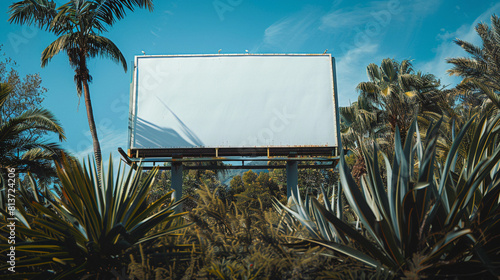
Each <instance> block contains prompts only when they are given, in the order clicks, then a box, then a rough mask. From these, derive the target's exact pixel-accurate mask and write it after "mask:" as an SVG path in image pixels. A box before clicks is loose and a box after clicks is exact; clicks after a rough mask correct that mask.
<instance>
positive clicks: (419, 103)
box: [356, 58, 440, 142]
mask: <svg viewBox="0 0 500 280" xmlns="http://www.w3.org/2000/svg"><path fill="white" fill-rule="evenodd" d="M366 71H367V75H368V79H369V81H368V82H361V83H359V84H358V86H357V87H356V88H357V89H358V90H359V91H360V93H361V94H360V95H361V96H363V98H365V99H366V100H367V101H368V102H370V103H371V104H372V107H373V108H374V110H376V111H378V112H380V113H381V118H380V120H381V121H382V123H388V124H389V125H390V130H391V131H392V134H393V135H394V133H395V131H396V128H399V129H398V130H399V133H400V134H401V140H402V141H403V142H404V141H405V138H406V131H408V129H409V127H410V125H411V123H412V121H413V119H414V118H415V116H416V114H417V113H419V112H423V111H429V110H430V111H439V110H440V109H439V106H436V102H435V99H436V98H437V97H438V96H439V94H438V93H439V91H438V87H439V81H438V80H437V79H436V78H435V77H434V75H432V74H422V73H421V72H416V73H415V71H414V70H413V66H412V64H411V62H410V61H409V60H403V61H402V62H401V63H399V62H397V61H396V60H394V59H389V58H386V59H384V60H382V63H381V64H380V66H378V65H376V64H374V63H372V64H370V65H368V66H367V68H366Z"/></svg>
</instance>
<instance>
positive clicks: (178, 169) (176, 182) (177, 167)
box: [171, 162, 182, 212]
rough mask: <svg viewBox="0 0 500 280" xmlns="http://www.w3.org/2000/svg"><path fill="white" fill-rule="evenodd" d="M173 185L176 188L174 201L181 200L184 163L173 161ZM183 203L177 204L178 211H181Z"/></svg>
mask: <svg viewBox="0 0 500 280" xmlns="http://www.w3.org/2000/svg"><path fill="white" fill-rule="evenodd" d="M171 174H172V185H171V188H172V190H174V193H173V195H172V198H173V199H174V201H179V200H181V198H182V163H181V162H173V163H172V169H171ZM180 209H181V205H179V206H177V208H176V212H180Z"/></svg>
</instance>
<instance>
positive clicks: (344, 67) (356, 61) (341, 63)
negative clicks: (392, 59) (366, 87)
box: [336, 44, 383, 106]
mask: <svg viewBox="0 0 500 280" xmlns="http://www.w3.org/2000/svg"><path fill="white" fill-rule="evenodd" d="M378 51H379V45H378V44H366V45H362V46H359V47H357V48H353V49H351V50H349V51H348V52H347V53H346V54H345V55H343V56H341V57H338V58H337V60H336V61H337V62H336V64H337V65H336V69H337V87H338V89H337V92H338V94H339V106H348V105H349V104H350V103H352V102H354V101H357V99H358V93H357V92H356V86H357V85H358V84H359V83H360V82H363V81H367V79H368V78H367V76H366V66H367V65H368V64H369V63H370V62H373V61H382V58H383V56H382V55H376V54H377V52H378Z"/></svg>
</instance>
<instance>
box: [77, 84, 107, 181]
mask: <svg viewBox="0 0 500 280" xmlns="http://www.w3.org/2000/svg"><path fill="white" fill-rule="evenodd" d="M82 84H83V95H84V98H85V108H86V109H87V119H88V122H89V128H90V134H91V135H92V144H93V146H94V156H95V161H96V164H97V173H98V177H99V179H100V178H101V170H102V157H101V145H100V144H99V139H98V138H97V128H96V126H95V122H94V112H93V110H92V102H91V100H90V90H89V84H88V82H87V80H86V79H84V80H83V81H82Z"/></svg>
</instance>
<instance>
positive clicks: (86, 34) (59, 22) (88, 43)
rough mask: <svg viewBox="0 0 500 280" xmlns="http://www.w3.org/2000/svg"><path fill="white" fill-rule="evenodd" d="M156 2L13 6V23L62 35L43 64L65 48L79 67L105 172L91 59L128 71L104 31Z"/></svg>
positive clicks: (78, 0)
mask: <svg viewBox="0 0 500 280" xmlns="http://www.w3.org/2000/svg"><path fill="white" fill-rule="evenodd" d="M152 2H153V1H152V0H88V1H84V0H71V1H69V2H67V3H66V4H64V5H62V6H60V7H56V6H57V5H56V3H55V1H52V0H50V1H49V0H24V1H19V2H16V3H14V4H12V5H11V6H10V11H9V13H10V18H9V22H11V23H12V22H13V23H19V24H26V25H35V26H37V27H39V28H41V29H44V30H48V31H50V32H52V33H54V34H55V35H56V36H58V38H57V39H56V40H55V41H54V42H52V43H51V44H50V45H49V46H48V47H47V48H45V50H44V51H43V52H42V59H41V63H42V67H45V66H46V65H47V64H48V62H49V61H50V60H51V59H52V58H53V57H54V56H55V55H56V54H58V53H59V52H61V51H64V52H66V54H67V55H68V58H69V63H70V65H71V67H72V68H73V69H74V70H75V77H74V80H75V83H76V89H77V93H78V96H81V94H82V91H83V95H84V99H85V107H86V109H87V118H88V122H89V128H90V133H91V135H92V140H93V146H94V154H95V160H96V162H97V164H98V166H99V168H98V171H99V173H101V172H100V170H101V165H102V157H101V148H100V145H99V139H98V137H97V130H96V126H95V122H94V113H93V110H92V103H91V99H90V90H89V82H91V81H92V76H91V75H90V74H89V69H88V67H87V59H89V58H95V57H98V56H101V57H107V58H109V59H111V60H113V61H115V62H116V63H121V65H122V67H123V69H124V70H125V72H126V71H127V62H126V60H125V58H124V57H123V54H122V53H121V51H120V50H119V49H118V47H117V46H116V45H115V44H114V43H113V42H112V41H111V40H109V39H108V38H106V37H103V36H102V35H101V34H102V33H103V32H106V31H107V28H109V27H111V26H112V25H113V24H114V23H115V22H116V21H118V20H120V19H122V18H123V17H124V16H125V13H126V10H130V11H133V10H134V8H135V7H139V8H148V9H149V10H150V11H151V10H152V9H153V3H152Z"/></svg>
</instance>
